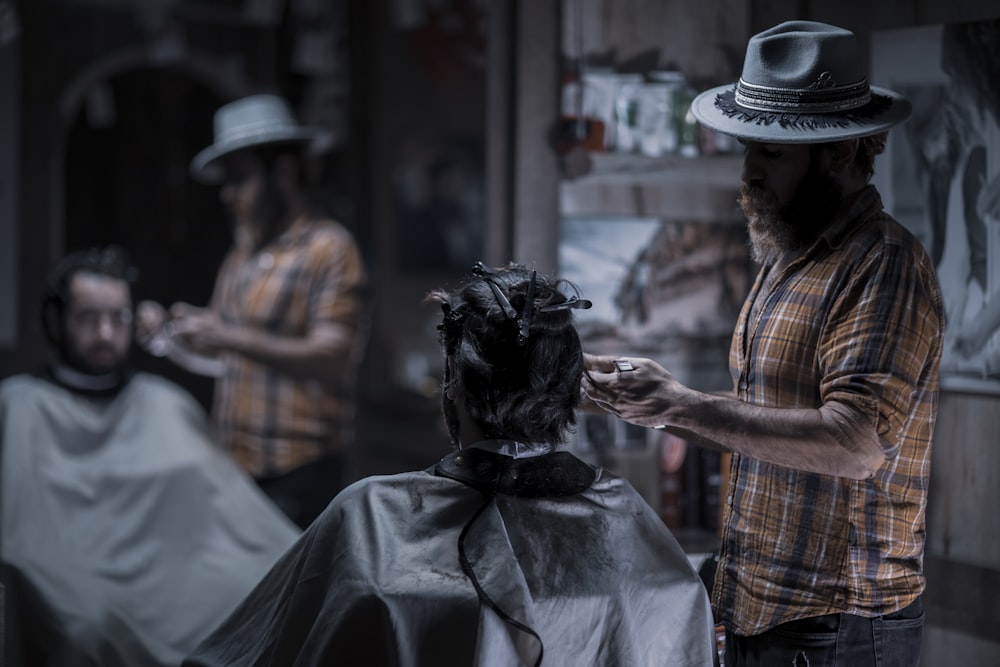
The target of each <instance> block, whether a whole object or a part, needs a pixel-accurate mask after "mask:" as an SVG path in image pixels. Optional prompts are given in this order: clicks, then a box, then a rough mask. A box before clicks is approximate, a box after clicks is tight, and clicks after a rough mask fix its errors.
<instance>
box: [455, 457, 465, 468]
mask: <svg viewBox="0 0 1000 667" xmlns="http://www.w3.org/2000/svg"><path fill="white" fill-rule="evenodd" d="M455 465H457V466H464V465H465V459H463V458H462V457H461V456H456V457H455Z"/></svg>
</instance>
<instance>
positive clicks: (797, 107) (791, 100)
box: [736, 78, 872, 114]
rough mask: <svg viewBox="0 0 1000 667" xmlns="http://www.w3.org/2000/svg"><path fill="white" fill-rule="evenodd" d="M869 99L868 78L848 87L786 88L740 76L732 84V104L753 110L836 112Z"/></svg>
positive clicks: (859, 105)
mask: <svg viewBox="0 0 1000 667" xmlns="http://www.w3.org/2000/svg"><path fill="white" fill-rule="evenodd" d="M871 99H872V92H871V88H870V87H869V86H868V79H867V78H865V79H862V80H861V81H859V82H857V83H854V84H851V85H849V86H832V87H827V88H818V89H806V90H790V89H788V88H774V87H771V86H761V85H758V84H753V83H747V82H746V81H744V80H743V79H742V78H741V79H740V80H739V81H738V82H737V84H736V103H737V104H739V105H740V106H742V107H746V108H748V109H755V110H757V111H778V112H785V113H808V114H817V113H836V112H839V111H847V110H850V109H857V108H859V107H863V106H864V105H866V104H868V102H870V101H871Z"/></svg>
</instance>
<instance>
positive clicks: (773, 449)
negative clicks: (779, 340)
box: [663, 392, 885, 479]
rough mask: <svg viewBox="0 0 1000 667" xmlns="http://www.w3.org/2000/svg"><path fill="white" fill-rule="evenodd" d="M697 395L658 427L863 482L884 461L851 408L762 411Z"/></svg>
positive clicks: (696, 440)
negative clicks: (661, 426)
mask: <svg viewBox="0 0 1000 667" xmlns="http://www.w3.org/2000/svg"><path fill="white" fill-rule="evenodd" d="M693 393H696V394H698V395H697V396H692V397H691V398H692V400H690V401H685V402H683V403H675V404H673V405H671V406H670V407H668V408H667V409H666V410H665V411H664V420H665V421H664V425H663V427H664V428H665V429H666V430H669V431H671V432H672V433H675V434H677V435H679V436H681V437H683V438H685V439H687V440H689V441H691V442H694V443H696V444H700V445H703V446H708V447H711V448H720V449H725V450H731V451H733V452H737V453H739V454H745V455H747V456H751V457H753V458H756V459H759V460H761V461H766V462H768V463H774V464H777V465H782V466H786V467H789V468H794V469H797V470H806V471H809V472H816V473H821V474H827V475H836V476H839V477H849V478H852V479H866V478H868V477H871V476H872V475H874V474H875V472H876V471H877V470H878V468H879V467H880V466H881V465H882V463H883V462H884V461H885V454H884V452H883V450H882V447H881V444H880V442H879V438H878V434H877V432H876V430H875V428H874V426H873V425H872V424H871V422H870V421H869V420H868V419H867V418H866V417H865V416H864V415H862V414H861V413H860V412H859V411H858V410H857V409H855V408H853V407H851V406H848V405H846V404H843V403H836V402H831V403H828V404H827V405H825V406H823V407H821V408H819V409H791V408H766V407H760V406H755V405H750V404H748V403H744V402H743V401H739V400H737V399H735V398H731V397H723V396H718V395H708V394H700V393H698V392H693Z"/></svg>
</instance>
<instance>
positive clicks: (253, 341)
mask: <svg viewBox="0 0 1000 667" xmlns="http://www.w3.org/2000/svg"><path fill="white" fill-rule="evenodd" d="M229 337H230V338H231V340H230V343H231V345H230V349H231V351H233V352H235V353H237V354H241V355H243V356H245V357H247V358H248V359H252V360H253V361H256V362H258V363H260V364H263V365H265V366H268V367H269V368H272V369H274V370H276V371H278V372H281V373H284V374H287V375H290V376H293V377H297V378H302V379H311V380H318V381H320V382H324V383H335V382H338V381H339V380H340V379H341V378H342V375H343V373H344V371H345V369H346V368H347V364H348V363H349V362H350V361H351V356H352V355H353V354H354V333H353V331H351V330H350V329H349V328H348V327H339V326H338V327H327V328H326V329H324V330H323V331H322V332H313V333H311V334H310V335H308V336H305V337H291V336H276V335H273V334H269V333H266V332H262V331H257V330H254V329H247V328H240V329H233V330H231V332H230V335H229Z"/></svg>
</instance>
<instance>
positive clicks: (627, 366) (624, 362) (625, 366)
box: [614, 359, 635, 375]
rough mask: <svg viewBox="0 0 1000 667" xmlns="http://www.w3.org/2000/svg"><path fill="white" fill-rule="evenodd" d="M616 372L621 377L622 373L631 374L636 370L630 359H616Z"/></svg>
mask: <svg viewBox="0 0 1000 667" xmlns="http://www.w3.org/2000/svg"><path fill="white" fill-rule="evenodd" d="M614 364H615V372H616V373H618V374H619V375H621V374H622V373H631V372H632V371H634V370H635V367H634V366H633V365H632V362H631V361H629V360H628V359H615V361H614Z"/></svg>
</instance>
